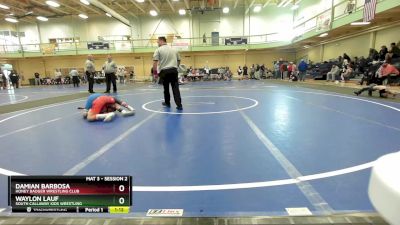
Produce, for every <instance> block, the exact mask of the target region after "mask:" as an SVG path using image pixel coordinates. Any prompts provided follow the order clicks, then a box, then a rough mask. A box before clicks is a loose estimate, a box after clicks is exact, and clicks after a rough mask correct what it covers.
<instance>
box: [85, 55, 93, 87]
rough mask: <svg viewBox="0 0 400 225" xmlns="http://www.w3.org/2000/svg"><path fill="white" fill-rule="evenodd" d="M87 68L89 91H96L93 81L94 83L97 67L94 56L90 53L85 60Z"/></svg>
mask: <svg viewBox="0 0 400 225" xmlns="http://www.w3.org/2000/svg"><path fill="white" fill-rule="evenodd" d="M85 69H86V72H85V73H86V79H87V81H88V83H89V90H88V91H89V93H94V91H93V83H94V73H95V72H96V69H95V67H94V63H93V56H92V55H88V58H87V60H86V62H85Z"/></svg>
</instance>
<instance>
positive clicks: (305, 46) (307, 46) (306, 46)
mask: <svg viewBox="0 0 400 225" xmlns="http://www.w3.org/2000/svg"><path fill="white" fill-rule="evenodd" d="M309 47H311V46H309V45H304V46H303V48H309Z"/></svg>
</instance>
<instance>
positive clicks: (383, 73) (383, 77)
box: [378, 54, 399, 84]
mask: <svg viewBox="0 0 400 225" xmlns="http://www.w3.org/2000/svg"><path fill="white" fill-rule="evenodd" d="M398 75H399V70H398V69H397V68H396V67H395V66H394V65H392V57H391V56H390V54H386V57H385V63H383V64H382V66H381V67H380V68H379V70H378V78H379V84H387V82H388V77H389V76H398Z"/></svg>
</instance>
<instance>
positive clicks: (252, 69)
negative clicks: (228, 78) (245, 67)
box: [250, 64, 256, 79]
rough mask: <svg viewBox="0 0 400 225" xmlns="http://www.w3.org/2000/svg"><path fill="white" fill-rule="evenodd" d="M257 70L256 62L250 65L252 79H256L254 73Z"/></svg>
mask: <svg viewBox="0 0 400 225" xmlns="http://www.w3.org/2000/svg"><path fill="white" fill-rule="evenodd" d="M255 72H256V67H255V66H254V64H253V65H252V66H251V67H250V79H254V74H255Z"/></svg>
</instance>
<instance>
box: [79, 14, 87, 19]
mask: <svg viewBox="0 0 400 225" xmlns="http://www.w3.org/2000/svg"><path fill="white" fill-rule="evenodd" d="M78 16H79V17H80V18H82V19H87V18H89V17H88V16H86V15H85V14H79V15H78Z"/></svg>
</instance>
